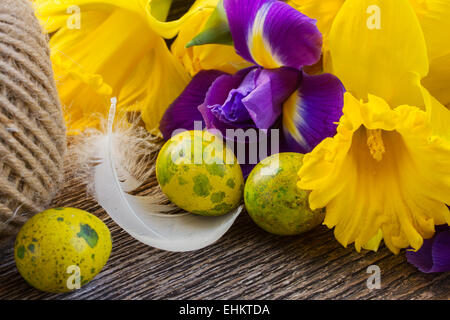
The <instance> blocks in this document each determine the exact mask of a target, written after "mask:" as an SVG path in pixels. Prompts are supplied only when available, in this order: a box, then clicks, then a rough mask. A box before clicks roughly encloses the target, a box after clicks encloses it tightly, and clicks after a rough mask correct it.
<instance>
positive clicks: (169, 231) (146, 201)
mask: <svg viewBox="0 0 450 320" xmlns="http://www.w3.org/2000/svg"><path fill="white" fill-rule="evenodd" d="M111 102H112V104H111V109H110V111H109V117H108V132H107V135H106V136H103V137H102V138H101V139H99V140H98V141H97V143H96V145H97V150H98V157H99V158H100V164H99V165H97V166H96V167H95V177H94V179H95V182H94V187H95V195H96V198H97V201H98V203H99V204H100V205H101V206H102V207H103V208H104V209H105V210H106V212H107V213H108V214H109V215H110V216H111V218H112V219H113V220H114V221H115V222H116V223H117V224H118V225H119V226H120V227H121V228H123V229H124V230H125V231H126V232H128V233H129V234H130V235H131V236H132V237H134V238H136V239H137V240H139V241H141V242H143V243H145V244H147V245H150V246H152V247H155V248H158V249H162V250H168V251H180V252H181V251H192V250H198V249H201V248H204V247H206V246H208V245H211V244H213V243H214V242H216V241H217V240H219V239H220V238H221V237H222V236H223V235H224V234H225V232H227V231H228V229H229V228H230V227H231V225H232V224H233V222H234V221H235V220H236V218H237V217H238V215H239V214H240V213H241V211H242V208H243V206H240V207H238V208H237V209H236V210H234V211H233V212H230V213H228V214H226V215H224V216H220V217H203V216H199V215H195V214H191V213H181V214H170V212H171V211H172V212H173V211H174V209H175V208H174V206H172V205H161V204H158V201H156V200H155V199H157V198H158V197H155V196H145V197H143V196H133V195H130V194H128V193H126V191H125V190H127V191H130V190H132V189H135V188H136V187H137V186H139V182H140V181H139V179H136V178H134V177H133V176H132V175H131V174H129V173H128V172H127V170H125V169H124V168H123V166H122V165H121V164H120V163H116V161H114V159H116V158H117V157H115V156H114V154H115V152H116V151H117V150H115V148H116V147H117V146H116V144H115V143H114V139H115V134H114V133H113V122H114V116H115V109H116V101H115V99H113V100H111ZM118 172H120V175H119V173H118ZM119 177H120V179H119Z"/></svg>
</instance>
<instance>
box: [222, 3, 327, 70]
mask: <svg viewBox="0 0 450 320" xmlns="http://www.w3.org/2000/svg"><path fill="white" fill-rule="evenodd" d="M224 7H225V10H226V13H227V17H228V22H229V25H230V30H231V34H232V36H233V40H234V46H235V48H236V50H237V52H238V54H239V55H241V56H242V57H243V58H244V59H246V60H248V61H250V62H253V63H256V64H258V65H260V66H262V67H264V68H268V69H274V68H279V67H282V66H285V67H292V68H297V69H299V68H301V67H302V66H303V65H311V64H314V63H315V62H317V60H319V58H320V50H321V46H322V36H321V34H320V32H319V30H318V29H317V27H316V25H315V21H314V20H313V19H311V18H309V17H307V16H305V15H304V14H302V13H300V12H299V11H297V10H295V9H294V8H292V7H291V6H289V5H288V4H286V3H283V2H281V1H276V0H245V1H242V0H224Z"/></svg>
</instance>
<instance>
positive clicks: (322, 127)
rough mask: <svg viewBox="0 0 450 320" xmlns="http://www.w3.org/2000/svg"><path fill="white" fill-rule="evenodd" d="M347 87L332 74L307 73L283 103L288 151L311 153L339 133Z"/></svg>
mask: <svg viewBox="0 0 450 320" xmlns="http://www.w3.org/2000/svg"><path fill="white" fill-rule="evenodd" d="M343 96H344V87H343V85H342V83H341V81H339V79H338V78H336V77H335V76H333V75H331V74H321V75H316V76H311V75H307V74H305V73H304V74H303V79H302V82H301V85H300V87H299V89H298V90H297V91H296V92H294V93H293V94H292V95H291V96H290V97H289V99H288V100H287V101H286V102H285V103H284V105H283V120H282V127H283V137H284V141H283V146H282V149H283V150H285V151H293V152H300V153H308V152H311V151H312V149H314V147H316V146H317V145H318V144H319V143H320V142H321V141H322V140H323V139H325V138H327V137H332V136H334V135H335V134H336V128H337V122H339V119H340V118H341V116H342V107H343V105H344V98H343Z"/></svg>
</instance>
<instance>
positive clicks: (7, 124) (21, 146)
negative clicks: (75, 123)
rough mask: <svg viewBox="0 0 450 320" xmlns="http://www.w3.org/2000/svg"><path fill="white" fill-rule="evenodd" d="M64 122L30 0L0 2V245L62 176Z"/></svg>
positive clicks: (45, 199) (52, 191)
mask: <svg viewBox="0 0 450 320" xmlns="http://www.w3.org/2000/svg"><path fill="white" fill-rule="evenodd" d="M65 150H66V138H65V125H64V121H63V117H62V111H61V106H60V102H59V99H58V94H57V90H56V86H55V82H54V78H53V71H52V67H51V63H50V57H49V48H48V38H47V36H45V35H44V34H43V32H42V30H41V27H40V25H39V22H38V21H37V19H36V17H35V16H34V11H33V8H32V7H31V2H30V1H29V0H1V2H0V250H1V249H2V248H1V247H2V246H4V245H5V244H6V243H8V242H9V241H10V240H11V237H13V236H14V235H15V234H16V233H17V231H18V229H19V228H20V226H21V225H22V224H23V223H24V222H25V221H26V219H27V217H29V215H30V214H31V213H35V212H38V211H41V210H43V209H44V208H45V207H46V206H47V205H48V204H49V203H50V201H51V200H52V197H53V196H54V195H55V193H56V191H57V188H58V186H59V185H60V182H61V180H62V171H63V170H62V169H63V156H64V152H65Z"/></svg>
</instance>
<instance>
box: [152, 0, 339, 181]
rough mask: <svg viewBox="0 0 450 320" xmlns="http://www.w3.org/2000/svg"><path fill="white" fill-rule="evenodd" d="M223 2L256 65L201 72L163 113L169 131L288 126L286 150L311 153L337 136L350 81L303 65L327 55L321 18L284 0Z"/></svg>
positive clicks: (238, 42) (241, 46)
mask: <svg viewBox="0 0 450 320" xmlns="http://www.w3.org/2000/svg"><path fill="white" fill-rule="evenodd" d="M224 8H225V11H226V14H227V18H228V23H229V26H230V31H231V34H232V37H233V41H234V46H235V49H236V52H237V53H238V54H239V55H241V56H242V57H243V58H244V59H246V60H248V61H250V62H252V63H254V64H255V66H253V67H250V68H246V69H243V70H241V71H239V72H237V73H236V74H234V75H230V74H227V73H224V72H221V71H217V70H209V71H201V72H200V73H198V74H197V75H196V76H195V77H194V78H193V79H192V81H191V82H190V84H189V85H188V86H187V87H186V89H185V90H184V92H183V93H182V94H181V95H180V97H179V98H178V99H177V100H176V101H175V102H174V103H173V104H172V105H171V106H170V107H169V108H168V109H167V111H166V113H165V114H164V116H163V118H162V120H161V123H160V130H161V132H162V134H163V137H164V139H166V140H167V139H170V137H171V135H172V132H173V131H174V130H176V129H180V128H183V129H186V130H192V129H194V121H202V123H203V124H204V125H206V127H207V128H208V129H217V130H220V131H221V132H222V134H223V136H224V137H226V131H227V129H243V130H245V129H261V130H271V129H281V134H280V135H281V137H280V139H281V141H280V151H292V152H300V153H307V152H310V151H311V150H312V149H313V148H314V147H315V146H316V145H317V144H319V143H320V142H321V141H322V140H323V139H324V138H326V137H331V136H334V135H335V134H336V128H337V122H338V121H339V119H340V117H341V116H342V107H343V94H344V87H343V86H342V83H341V82H340V81H339V79H337V78H336V77H335V76H333V75H331V74H321V75H308V74H306V73H304V72H303V71H302V67H303V66H305V65H312V64H314V63H316V62H317V61H318V60H319V59H320V55H321V48H322V35H321V34H320V32H319V30H318V29H317V27H316V21H315V20H313V19H311V18H309V17H307V16H305V15H304V14H302V13H301V12H299V11H298V10H296V9H294V8H292V7H291V6H289V5H288V4H286V3H284V2H282V1H277V0H224ZM268 155H270V154H268ZM260 160H262V159H260ZM246 171H247V170H246ZM246 173H247V172H245V173H244V174H246Z"/></svg>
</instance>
